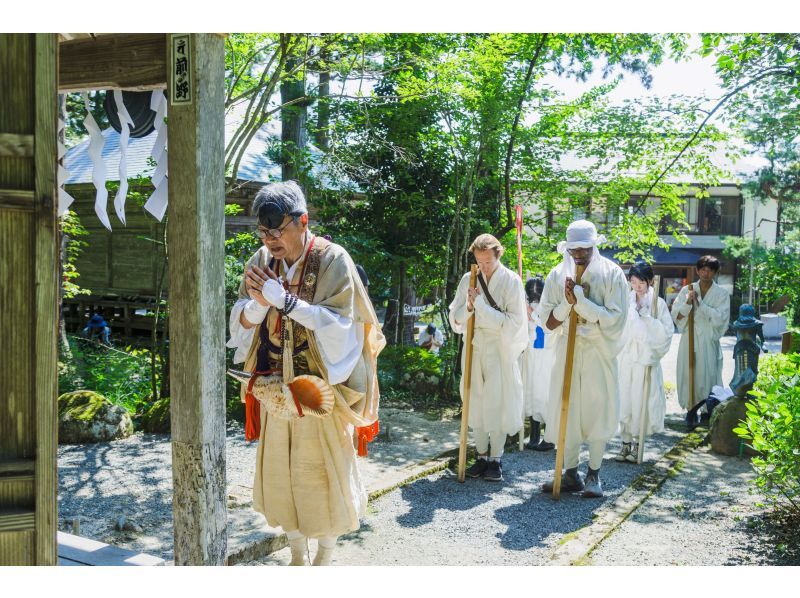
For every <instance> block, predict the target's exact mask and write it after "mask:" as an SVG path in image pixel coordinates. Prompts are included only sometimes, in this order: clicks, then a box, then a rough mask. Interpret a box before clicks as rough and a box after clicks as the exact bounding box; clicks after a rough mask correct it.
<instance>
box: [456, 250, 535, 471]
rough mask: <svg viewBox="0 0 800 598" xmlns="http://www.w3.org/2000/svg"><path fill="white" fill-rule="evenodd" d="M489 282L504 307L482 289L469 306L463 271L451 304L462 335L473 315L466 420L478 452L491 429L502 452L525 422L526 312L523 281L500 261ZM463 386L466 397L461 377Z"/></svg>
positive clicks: (494, 451) (494, 446) (494, 450)
mask: <svg viewBox="0 0 800 598" xmlns="http://www.w3.org/2000/svg"><path fill="white" fill-rule="evenodd" d="M487 287H488V289H489V293H490V294H491V295H492V297H493V298H494V300H495V302H496V303H497V306H498V307H499V308H500V311H498V310H496V309H494V308H493V307H492V306H491V305H489V302H488V301H487V300H486V298H485V297H484V294H483V293H481V294H480V295H478V297H477V299H476V300H475V302H474V310H473V311H471V312H470V311H467V289H468V288H469V274H465V275H464V277H463V278H462V279H461V282H460V283H459V285H458V290H457V291H456V296H455V298H454V299H453V302H452V303H451V304H450V325H451V326H452V328H453V332H455V333H456V334H464V333H466V330H467V323H468V321H469V318H472V317H474V318H475V332H474V336H473V339H472V347H473V356H472V379H471V380H472V381H471V391H470V396H469V401H470V402H469V422H468V423H469V426H470V428H472V430H473V433H474V434H475V440H476V448H477V450H478V452H479V453H485V452H486V450H487V446H486V437H487V434H488V437H489V440H490V442H491V449H492V450H491V455H490V456H491V457H499V456H500V455H502V451H503V446H504V445H505V440H506V436H507V435H509V434H516V433H517V432H519V430H520V428H521V427H522V421H523V419H522V417H523V398H522V375H521V373H520V368H519V356H520V355H521V354H522V351H523V350H524V349H525V345H526V344H527V342H528V330H527V326H526V320H527V313H526V309H525V291H524V289H523V287H522V281H521V280H520V278H519V276H517V275H516V274H515V273H514V272H512V271H511V270H509V269H508V268H506V267H505V266H503V265H502V264H498V267H497V269H496V270H495V271H494V273H493V274H492V276H491V278H490V279H489V282H488V285H487ZM478 288H480V286H478ZM465 358H466V351H462V355H461V368H462V372H463V370H464V362H465ZM460 389H461V397H462V400H463V397H464V378H463V376H462V378H461V384H460Z"/></svg>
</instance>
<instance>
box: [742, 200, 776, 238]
mask: <svg viewBox="0 0 800 598" xmlns="http://www.w3.org/2000/svg"><path fill="white" fill-rule="evenodd" d="M777 219H778V202H776V201H775V200H774V199H770V200H769V201H768V202H767V203H766V204H761V203H759V204H758V207H757V209H756V220H757V221H758V222H759V224H758V225H757V226H756V235H757V236H759V237H760V238H761V240H762V241H765V242H766V243H767V245H768V246H769V247H772V246H773V245H775V238H776V236H777V230H778V225H777V223H776V222H775V221H776V220H777ZM767 220H769V221H770V222H767ZM752 234H753V202H752V200H748V201H747V202H746V203H745V206H744V222H743V223H742V236H743V237H745V238H747V239H750V238H752Z"/></svg>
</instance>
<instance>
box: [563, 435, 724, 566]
mask: <svg viewBox="0 0 800 598" xmlns="http://www.w3.org/2000/svg"><path fill="white" fill-rule="evenodd" d="M707 434H708V431H707V430H705V429H701V428H698V429H697V430H696V431H693V432H690V433H688V434H687V435H686V436H685V437H684V438H682V439H681V440H679V441H678V443H677V444H675V446H673V447H672V448H671V449H670V450H669V451H667V452H666V453H665V454H664V455H663V456H662V457H661V458H660V459H659V460H658V461H656V462H655V463H653V464H652V465H651V466H650V467H649V468H648V469H647V470H645V471H644V473H642V475H640V476H639V477H638V478H636V479H635V480H634V481H633V482H632V483H631V485H630V486H629V487H628V489H627V490H625V491H624V492H623V493H622V494H621V495H620V496H619V497H618V498H617V499H616V500H615V501H614V502H612V503H611V504H609V505H607V506H605V507H602V508H601V509H600V510H599V511H598V512H597V513H596V515H595V517H594V520H593V521H592V523H590V524H589V525H587V526H585V527H583V528H581V529H579V530H577V531H575V532H573V533H572V534H568V535H567V536H566V537H565V539H564V540H562V541H561V543H560V544H559V546H558V547H557V548H555V549H554V550H553V552H552V553H551V554H550V561H549V563H548V564H549V565H555V566H565V565H588V564H590V562H589V556H590V554H591V553H592V551H593V550H594V549H595V548H597V547H598V546H599V545H600V544H601V543H602V542H603V540H605V539H606V538H608V537H609V536H610V535H611V534H613V533H614V531H615V530H616V529H617V528H618V527H619V526H620V525H621V524H622V523H623V522H624V521H625V520H626V519H627V518H628V517H629V516H630V515H631V514H632V513H633V512H634V511H636V509H638V508H639V507H640V506H642V505H643V504H644V503H645V501H647V499H649V498H650V497H651V496H652V495H653V494H654V493H655V492H656V491H657V490H658V489H659V488H660V487H661V485H662V484H663V483H664V482H665V481H666V480H667V478H669V477H670V476H674V475H677V474H678V472H679V471H680V470H681V468H682V467H683V464H684V462H685V461H686V459H687V458H688V456H689V455H690V454H691V453H692V452H693V451H694V450H695V449H697V447H699V446H700V445H701V444H703V442H704V441H705V439H706V436H707Z"/></svg>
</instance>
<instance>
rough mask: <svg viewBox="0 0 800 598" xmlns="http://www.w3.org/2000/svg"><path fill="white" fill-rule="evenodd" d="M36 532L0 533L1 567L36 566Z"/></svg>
mask: <svg viewBox="0 0 800 598" xmlns="http://www.w3.org/2000/svg"><path fill="white" fill-rule="evenodd" d="M33 546H34V531H33V530H32V529H31V530H28V531H23V532H0V565H16V566H20V565H35V564H36V561H35V560H34V553H33Z"/></svg>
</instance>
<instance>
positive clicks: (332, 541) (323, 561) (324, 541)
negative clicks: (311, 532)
mask: <svg viewBox="0 0 800 598" xmlns="http://www.w3.org/2000/svg"><path fill="white" fill-rule="evenodd" d="M337 538H338V536H326V537H324V538H320V539H319V544H318V546H317V554H316V555H314V562H313V563H312V564H313V565H314V566H317V567H324V566H327V565H330V564H331V559H332V558H333V549H334V548H336V540H337Z"/></svg>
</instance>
